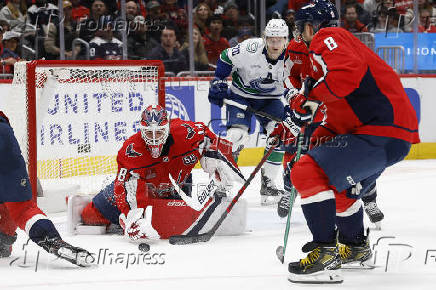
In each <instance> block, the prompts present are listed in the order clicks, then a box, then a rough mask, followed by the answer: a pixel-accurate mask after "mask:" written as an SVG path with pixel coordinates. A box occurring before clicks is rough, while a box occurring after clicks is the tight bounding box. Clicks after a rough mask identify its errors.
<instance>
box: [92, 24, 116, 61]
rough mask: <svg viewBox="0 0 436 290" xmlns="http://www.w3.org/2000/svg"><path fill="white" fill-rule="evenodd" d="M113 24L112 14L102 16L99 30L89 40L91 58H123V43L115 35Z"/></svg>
mask: <svg viewBox="0 0 436 290" xmlns="http://www.w3.org/2000/svg"><path fill="white" fill-rule="evenodd" d="M113 26H114V23H113V22H112V21H111V17H110V16H106V17H102V18H100V23H99V25H98V27H99V30H98V32H97V33H96V34H95V37H94V38H93V39H92V40H91V41H90V42H89V55H90V57H91V59H108V60H112V59H122V57H123V43H122V42H121V41H120V40H119V39H117V38H116V37H114V33H113Z"/></svg>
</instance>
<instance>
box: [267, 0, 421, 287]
mask: <svg viewBox="0 0 436 290" xmlns="http://www.w3.org/2000/svg"><path fill="white" fill-rule="evenodd" d="M337 19H338V14H337V11H336V8H335V7H334V6H333V5H332V4H331V3H330V2H328V1H325V0H318V1H315V2H313V3H311V4H308V5H306V6H304V7H302V8H301V9H300V10H299V11H297V13H296V27H297V31H298V33H299V34H301V36H302V39H303V40H304V42H305V43H306V44H307V46H308V47H309V51H310V54H309V57H310V60H311V64H312V68H311V72H310V76H311V77H312V78H313V80H314V83H313V85H312V86H311V87H310V88H309V89H310V92H309V93H307V94H306V95H303V94H297V95H295V96H294V97H293V98H292V99H291V101H290V105H289V107H288V110H287V111H286V116H287V117H286V119H285V120H284V122H283V124H284V125H285V127H286V128H287V130H289V131H290V132H291V133H292V134H293V135H294V136H296V135H297V134H298V133H299V132H300V130H301V127H303V126H304V125H305V124H306V123H307V122H308V121H310V120H311V119H312V118H317V116H318V114H319V113H320V111H321V110H320V108H322V109H323V110H322V111H323V112H324V113H325V114H326V118H324V120H323V122H322V125H321V126H319V127H318V128H317V130H316V131H315V132H314V133H313V135H312V136H315V138H316V139H317V140H321V139H322V138H327V137H329V139H330V141H327V142H324V143H321V144H318V145H317V146H315V147H313V148H311V149H310V150H309V151H308V152H307V154H306V155H304V156H303V157H302V158H301V159H300V160H299V161H298V162H296V163H295V165H294V167H293V169H292V173H291V180H292V184H293V185H294V186H295V188H296V190H297V191H298V193H299V194H300V195H301V207H302V209H303V213H304V216H305V218H306V221H307V225H308V227H309V229H310V231H311V233H312V236H313V239H312V241H311V242H309V243H307V244H306V245H305V246H304V247H303V251H304V252H308V253H309V254H308V255H307V257H306V258H304V259H302V260H300V261H299V262H293V263H290V264H289V266H288V270H289V272H290V277H289V280H290V281H292V282H309V283H311V282H313V283H320V282H323V283H338V282H342V278H341V277H340V276H339V275H338V272H337V271H335V270H338V269H340V268H341V264H348V263H358V264H361V263H364V262H365V261H368V260H369V259H370V257H371V255H372V253H371V249H370V246H369V241H368V237H367V236H365V233H364V226H363V209H362V206H361V202H360V200H359V198H360V197H361V195H362V194H364V193H365V191H367V190H368V189H369V188H371V185H372V184H373V183H374V181H375V180H376V179H377V178H378V177H379V176H380V174H381V173H382V172H383V171H384V170H385V168H387V167H389V166H391V165H393V164H395V163H397V162H399V161H401V160H403V159H404V157H405V156H406V155H407V154H408V152H409V150H410V147H411V144H414V143H418V142H419V135H418V121H417V117H416V113H415V111H414V109H413V107H412V104H411V103H410V101H409V99H408V97H407V95H406V93H405V91H404V88H403V87H402V84H401V82H400V79H399V77H398V76H397V74H396V73H395V72H394V71H393V70H392V68H391V67H389V66H388V65H387V64H386V63H385V62H384V61H383V60H381V59H380V58H379V57H378V56H377V55H376V54H375V53H373V52H372V51H371V50H370V49H369V48H368V47H366V46H365V45H364V44H363V43H361V42H360V41H359V40H358V39H357V38H355V37H354V36H353V35H352V34H351V33H350V32H348V31H346V30H344V29H342V28H337V27H333V26H336V24H337ZM279 129H280V128H278V129H277V130H276V132H274V134H277V133H279ZM336 228H337V231H338V232H336Z"/></svg>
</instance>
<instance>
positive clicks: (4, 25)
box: [0, 20, 11, 54]
mask: <svg viewBox="0 0 436 290" xmlns="http://www.w3.org/2000/svg"><path fill="white" fill-rule="evenodd" d="M0 27H1V28H2V29H3V30H1V33H3V32H6V31H9V30H11V26H10V25H9V22H7V21H6V20H0ZM0 45H1V39H0ZM0 54H1V53H0Z"/></svg>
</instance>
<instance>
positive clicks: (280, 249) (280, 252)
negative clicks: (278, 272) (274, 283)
mask: <svg viewBox="0 0 436 290" xmlns="http://www.w3.org/2000/svg"><path fill="white" fill-rule="evenodd" d="M283 250H284V248H283V246H278V247H277V249H276V255H277V258H279V260H280V262H281V263H282V264H283V263H284V262H285V255H284V253H283Z"/></svg>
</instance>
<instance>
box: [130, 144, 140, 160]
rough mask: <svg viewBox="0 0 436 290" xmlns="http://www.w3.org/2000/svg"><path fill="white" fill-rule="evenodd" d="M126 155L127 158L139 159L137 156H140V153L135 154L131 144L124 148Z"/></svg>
mask: <svg viewBox="0 0 436 290" xmlns="http://www.w3.org/2000/svg"><path fill="white" fill-rule="evenodd" d="M126 155H127V157H139V156H142V153H139V152H136V151H135V150H134V149H133V143H131V144H129V146H127V148H126Z"/></svg>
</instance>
